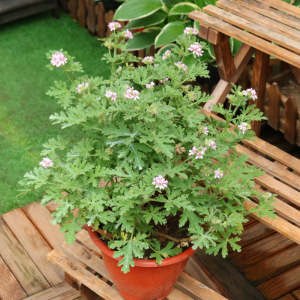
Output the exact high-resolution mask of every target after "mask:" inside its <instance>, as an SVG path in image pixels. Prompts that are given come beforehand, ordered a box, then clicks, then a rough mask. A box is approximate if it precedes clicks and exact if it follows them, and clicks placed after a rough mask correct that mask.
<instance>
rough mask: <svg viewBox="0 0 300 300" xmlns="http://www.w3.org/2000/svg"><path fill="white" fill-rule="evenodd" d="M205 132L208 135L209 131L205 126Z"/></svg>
mask: <svg viewBox="0 0 300 300" xmlns="http://www.w3.org/2000/svg"><path fill="white" fill-rule="evenodd" d="M203 133H204V134H206V135H207V134H208V133H209V131H208V129H207V127H204V128H203Z"/></svg>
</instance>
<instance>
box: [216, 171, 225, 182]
mask: <svg viewBox="0 0 300 300" xmlns="http://www.w3.org/2000/svg"><path fill="white" fill-rule="evenodd" d="M223 176H224V174H223V173H222V172H221V171H220V170H216V171H215V178H222V177H223ZM218 183H220V182H218Z"/></svg>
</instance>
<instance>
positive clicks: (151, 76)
mask: <svg viewBox="0 0 300 300" xmlns="http://www.w3.org/2000/svg"><path fill="white" fill-rule="evenodd" d="M109 27H110V30H112V31H113V33H112V34H111V36H110V37H109V38H105V39H103V42H104V45H105V46H106V47H108V49H109V51H108V53H107V54H106V55H105V56H104V57H103V59H104V60H106V61H107V62H108V63H109V64H110V65H111V77H110V79H108V80H104V79H103V78H100V77H95V78H93V77H90V76H88V75H83V76H81V75H80V72H82V67H81V64H80V63H78V62H75V61H74V58H73V57H71V56H69V55H68V54H67V52H63V50H60V51H59V52H58V51H51V52H50V53H48V58H49V59H50V60H51V63H50V64H49V65H48V67H49V69H53V68H56V67H58V68H61V69H63V70H64V71H65V72H66V74H67V76H68V77H69V79H70V84H66V83H65V82H55V87H53V88H52V89H51V90H50V91H49V92H48V95H50V96H53V97H55V98H57V99H58V102H59V103H60V104H61V106H62V108H63V110H62V111H61V112H60V113H55V114H53V115H52V116H50V119H51V120H52V122H53V123H54V124H60V125H61V126H62V129H63V128H66V127H69V126H76V127H77V129H78V130H77V132H78V135H79V136H80V138H79V139H78V140H71V141H67V140H64V139H63V138H61V137H57V138H53V139H50V140H49V142H47V143H46V144H44V148H45V149H44V150H43V152H42V156H43V157H44V158H43V160H42V161H41V162H40V167H37V168H35V169H34V170H33V171H31V172H28V173H26V174H25V176H24V179H23V180H22V181H21V182H20V184H21V185H22V186H24V189H23V190H22V192H23V194H24V193H28V192H30V191H33V190H36V189H43V190H45V196H44V197H43V199H42V204H43V205H45V204H47V203H49V202H50V201H52V200H53V201H54V202H55V203H58V204H59V206H58V207H57V209H56V211H55V212H54V213H53V214H52V216H53V223H54V224H55V223H59V224H61V226H62V227H61V231H62V232H66V233H65V238H66V239H67V243H73V242H74V241H75V239H76V236H75V234H76V232H78V231H80V230H81V229H82V226H83V225H85V224H87V225H88V226H89V227H88V231H89V233H90V235H91V237H92V239H93V240H94V242H95V243H96V244H97V245H98V246H99V247H100V248H101V251H102V254H103V259H104V262H105V264H106V266H107V268H108V271H109V272H110V274H111V277H112V278H113V280H114V283H115V285H116V286H117V288H118V290H119V292H120V294H121V295H122V296H123V297H124V298H125V299H154V298H158V299H162V298H163V297H165V296H166V295H167V294H168V293H169V292H170V291H171V289H172V287H173V285H174V283H175V281H176V280H177V278H178V277H179V276H180V273H181V272H182V270H183V269H184V267H185V264H186V262H187V259H188V257H189V256H190V255H191V254H193V253H194V252H195V251H196V250H197V249H198V248H201V249H206V251H207V252H208V253H209V254H217V253H218V252H219V251H221V252H222V255H223V256H226V255H227V253H228V252H227V247H228V245H230V246H231V247H232V249H233V250H237V251H240V246H239V245H238V244H237V242H238V241H239V240H240V239H239V238H238V237H237V236H236V235H237V234H240V233H241V232H242V231H243V223H246V222H247V219H246V218H245V216H247V215H248V214H249V213H250V212H249V211H246V209H245V207H244V206H243V202H244V201H246V200H247V199H249V198H250V197H257V198H258V199H259V205H258V206H257V207H256V208H255V209H252V210H251V212H256V213H257V214H258V215H259V216H265V215H267V216H269V217H274V216H275V214H274V211H273V207H272V206H271V203H272V201H273V196H272V195H271V194H270V195H269V194H267V195H264V196H262V195H261V194H260V192H258V191H256V190H254V189H252V187H253V186H254V181H253V179H254V178H255V177H257V176H260V175H262V174H263V172H262V171H261V170H259V169H257V168H256V167H255V166H250V165H247V164H245V162H246V161H247V156H246V155H238V153H237V151H236V150H235V145H236V144H237V143H238V142H240V141H242V140H243V139H251V138H253V136H254V133H253V132H252V131H251V130H249V128H250V127H249V124H250V122H251V121H252V120H261V119H262V118H263V117H262V113H261V112H260V111H259V110H258V109H255V108H254V107H253V106H250V107H249V106H248V107H246V103H247V101H248V100H249V99H251V98H255V97H256V95H255V91H253V90H247V91H241V88H238V87H235V88H234V89H233V90H232V94H231V95H229V96H228V98H229V99H230V102H231V104H230V107H229V109H226V108H224V107H223V106H222V105H219V106H215V107H214V110H215V111H216V112H218V113H221V114H222V115H224V117H225V119H226V120H225V121H216V120H215V119H213V118H208V117H207V116H206V115H205V114H204V113H203V111H202V108H201V104H203V103H205V102H206V101H207V100H209V99H210V98H211V96H209V95H206V94H202V93H201V90H200V89H199V87H198V86H195V87H193V86H191V85H186V84H185V82H191V81H193V80H195V77H196V76H198V75H199V76H203V77H208V72H207V70H206V64H205V63H203V62H201V55H202V53H203V49H204V48H205V45H204V44H200V43H197V42H196V36H195V31H194V30H193V29H191V28H190V29H186V30H185V33H184V34H183V35H182V36H181V37H180V38H179V39H178V40H177V46H176V47H174V48H173V50H172V52H171V51H166V52H165V53H164V54H163V56H160V55H156V56H155V58H154V57H145V58H144V59H143V63H144V64H145V66H143V67H138V68H135V67H134V66H133V65H132V64H131V62H134V61H139V59H138V58H136V57H134V56H133V55H131V54H130V53H128V52H122V53H121V54H118V51H117V50H118V49H121V50H122V51H124V50H126V39H130V38H131V37H132V35H131V33H130V31H128V30H126V31H123V32H118V31H117V30H116V29H117V28H118V27H120V24H118V23H117V22H112V23H110V24H109ZM191 53H192V54H193V55H194V61H193V63H192V64H190V66H189V67H187V66H186V65H185V59H186V58H187V57H189V56H190V54H191ZM78 73H79V75H78ZM237 112H239V114H237ZM232 124H234V125H235V126H233V125H232ZM100 182H101V184H100V186H99V183H100ZM75 209H79V211H78V214H77V215H73V213H72V211H73V210H75ZM174 263H175V264H174Z"/></svg>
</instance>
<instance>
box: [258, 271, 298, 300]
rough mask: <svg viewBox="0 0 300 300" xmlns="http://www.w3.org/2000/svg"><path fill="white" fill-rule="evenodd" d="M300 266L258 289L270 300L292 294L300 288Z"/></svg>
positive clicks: (266, 282)
mask: <svg viewBox="0 0 300 300" xmlns="http://www.w3.org/2000/svg"><path fill="white" fill-rule="evenodd" d="M299 277H300V266H297V267H295V268H293V269H291V270H289V271H287V272H284V273H282V274H280V275H277V276H276V277H273V278H272V279H270V280H267V281H265V282H263V283H262V284H260V285H257V286H256V288H257V289H258V290H259V291H260V292H261V293H262V294H264V295H265V297H266V298H268V299H270V300H276V299H277V298H279V297H281V296H283V295H285V294H287V293H290V292H291V291H293V290H295V289H297V288H298V287H299Z"/></svg>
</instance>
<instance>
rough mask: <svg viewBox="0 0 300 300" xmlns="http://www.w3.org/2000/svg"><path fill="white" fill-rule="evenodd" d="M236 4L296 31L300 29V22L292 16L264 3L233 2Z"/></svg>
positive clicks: (250, 0)
mask: <svg viewBox="0 0 300 300" xmlns="http://www.w3.org/2000/svg"><path fill="white" fill-rule="evenodd" d="M233 1H234V2H236V3H238V4H240V5H242V6H244V7H247V8H249V9H250V10H252V11H255V12H258V13H259V14H261V15H264V16H266V17H268V18H270V19H274V20H276V21H278V22H280V23H283V24H286V25H288V26H290V27H293V28H295V29H300V20H299V19H298V18H295V17H293V16H291V15H287V14H285V13H283V12H280V11H278V10H277V9H274V8H272V7H269V6H268V5H266V4H264V3H260V2H257V1H254V0H233Z"/></svg>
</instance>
